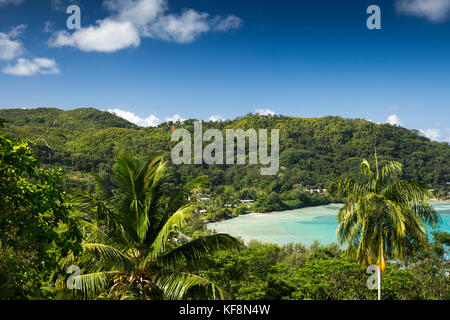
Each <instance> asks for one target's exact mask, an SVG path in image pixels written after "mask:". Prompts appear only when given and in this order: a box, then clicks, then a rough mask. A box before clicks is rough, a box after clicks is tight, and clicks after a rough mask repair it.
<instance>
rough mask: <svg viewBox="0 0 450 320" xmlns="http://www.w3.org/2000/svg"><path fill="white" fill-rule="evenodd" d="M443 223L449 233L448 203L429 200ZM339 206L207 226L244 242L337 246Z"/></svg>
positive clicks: (249, 216)
mask: <svg viewBox="0 0 450 320" xmlns="http://www.w3.org/2000/svg"><path fill="white" fill-rule="evenodd" d="M432 205H433V207H434V208H435V209H436V210H437V211H438V212H439V213H440V214H441V216H442V220H443V223H442V225H441V226H439V227H438V228H437V230H439V231H447V232H450V202H449V201H447V202H445V201H433V202H432ZM341 206H342V205H340V204H330V205H326V206H320V207H312V208H303V209H297V210H289V211H282V212H276V213H264V214H261V213H251V214H247V215H242V216H239V217H237V218H234V219H230V220H225V221H221V222H216V223H209V224H208V225H207V228H208V229H209V230H216V231H217V232H219V233H228V234H230V235H232V236H235V237H241V238H243V239H244V241H245V242H246V243H248V242H249V241H250V240H252V239H255V240H258V241H261V242H268V243H277V244H286V243H289V242H293V243H302V244H305V245H310V244H312V243H313V241H314V240H318V241H319V242H320V243H321V244H322V245H325V244H330V243H333V242H335V243H337V238H336V228H337V223H336V215H337V213H338V211H339V209H340V208H341Z"/></svg>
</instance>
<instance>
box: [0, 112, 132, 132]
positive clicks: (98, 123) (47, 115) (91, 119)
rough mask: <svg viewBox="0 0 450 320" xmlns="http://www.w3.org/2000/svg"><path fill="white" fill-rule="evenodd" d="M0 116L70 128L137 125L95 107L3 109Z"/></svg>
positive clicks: (24, 123)
mask: <svg viewBox="0 0 450 320" xmlns="http://www.w3.org/2000/svg"><path fill="white" fill-rule="evenodd" d="M0 118H3V119H6V120H7V121H8V122H10V123H13V124H14V125H16V126H39V127H47V128H62V129H69V130H77V129H83V130H85V129H88V128H89V129H94V128H95V129H102V128H111V127H114V128H116V127H117V128H135V127H136V126H135V125H134V124H132V123H130V122H128V121H127V120H125V119H122V118H120V117H118V116H116V115H114V114H111V113H109V112H106V111H100V110H97V109H93V108H81V109H74V110H69V111H64V110H60V109H55V108H37V109H1V110H0Z"/></svg>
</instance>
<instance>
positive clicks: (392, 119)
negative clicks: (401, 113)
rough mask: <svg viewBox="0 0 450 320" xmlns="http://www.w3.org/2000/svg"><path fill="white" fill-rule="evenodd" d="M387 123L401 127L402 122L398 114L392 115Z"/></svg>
mask: <svg viewBox="0 0 450 320" xmlns="http://www.w3.org/2000/svg"><path fill="white" fill-rule="evenodd" d="M386 123H389V124H391V125H393V126H401V125H402V122H401V121H400V118H399V117H398V116H397V115H396V114H392V115H390V116H389V117H388V118H387V120H386Z"/></svg>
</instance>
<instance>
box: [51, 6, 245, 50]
mask: <svg viewBox="0 0 450 320" xmlns="http://www.w3.org/2000/svg"><path fill="white" fill-rule="evenodd" d="M103 4H104V6H105V7H106V8H107V9H108V10H109V11H110V13H111V15H110V16H109V17H107V18H105V19H103V20H98V21H97V23H96V24H95V25H93V26H89V27H87V28H86V29H81V30H76V31H74V32H72V33H69V32H67V31H64V30H62V31H58V32H56V33H54V35H53V36H52V37H51V38H50V40H49V45H50V46H53V47H62V46H72V47H75V48H78V49H80V50H83V51H99V52H114V51H118V50H121V49H125V48H129V47H132V46H135V47H136V46H139V44H140V42H141V38H154V39H160V40H165V41H172V42H178V43H188V42H192V41H194V40H196V39H197V38H198V37H199V36H200V35H201V34H203V33H206V32H213V31H214V32H226V31H229V30H231V29H237V28H239V27H240V26H241V24H242V21H241V19H240V18H238V17H236V16H234V15H230V16H227V17H220V16H213V17H211V16H210V15H209V14H208V13H202V12H197V11H195V10H193V9H187V10H184V11H183V12H182V13H181V14H178V15H174V14H169V13H168V2H167V0H106V1H104V3H103Z"/></svg>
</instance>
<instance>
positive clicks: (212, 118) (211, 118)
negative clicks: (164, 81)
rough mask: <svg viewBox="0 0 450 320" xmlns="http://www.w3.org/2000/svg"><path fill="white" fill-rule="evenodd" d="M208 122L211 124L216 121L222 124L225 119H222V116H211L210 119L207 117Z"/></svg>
mask: <svg viewBox="0 0 450 320" xmlns="http://www.w3.org/2000/svg"><path fill="white" fill-rule="evenodd" d="M208 120H209V121H213V122H217V121H219V122H222V121H225V119H224V118H223V117H222V116H219V115H214V116H211V117H209V119H208Z"/></svg>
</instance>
